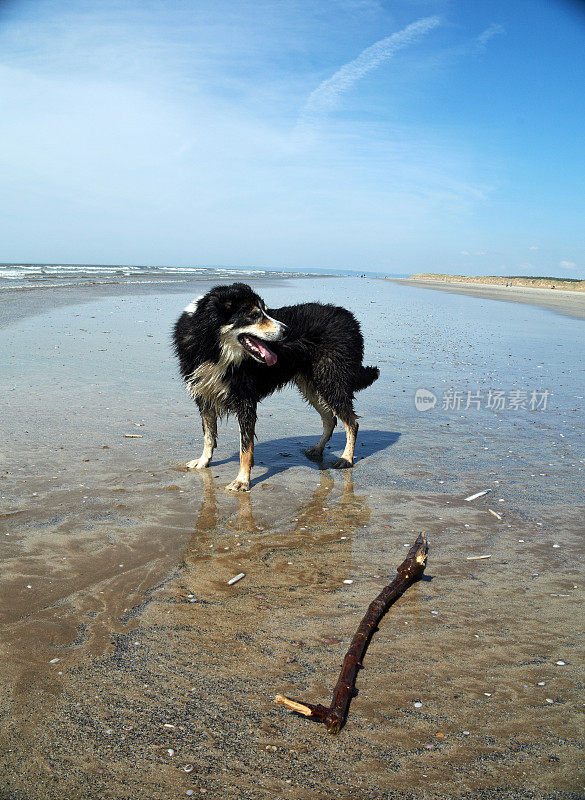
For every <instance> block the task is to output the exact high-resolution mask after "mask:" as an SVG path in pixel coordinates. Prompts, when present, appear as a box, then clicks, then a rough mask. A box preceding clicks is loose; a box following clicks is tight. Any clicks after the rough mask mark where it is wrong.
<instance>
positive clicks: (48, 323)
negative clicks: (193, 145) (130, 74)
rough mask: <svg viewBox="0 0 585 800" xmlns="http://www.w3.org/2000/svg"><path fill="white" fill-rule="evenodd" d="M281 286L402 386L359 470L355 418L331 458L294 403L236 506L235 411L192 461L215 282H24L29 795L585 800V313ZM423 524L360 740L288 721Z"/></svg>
mask: <svg viewBox="0 0 585 800" xmlns="http://www.w3.org/2000/svg"><path fill="white" fill-rule="evenodd" d="M253 285H254V286H255V288H256V289H257V291H259V292H260V293H261V294H262V296H263V297H264V298H265V299H266V301H267V302H268V304H269V305H270V306H272V307H275V306H277V305H284V304H288V303H293V302H303V301H307V300H321V301H323V302H333V303H338V304H342V305H345V306H347V307H349V308H351V309H352V310H353V311H354V313H355V314H356V316H357V317H358V318H359V319H360V321H361V322H362V329H363V331H364V337H365V341H366V357H365V363H368V364H377V365H379V367H380V370H381V377H380V380H379V381H378V382H377V383H376V384H374V386H373V387H371V388H370V389H368V390H366V391H364V392H362V393H360V394H359V395H358V396H357V399H356V407H357V411H358V413H359V414H360V416H361V419H360V433H359V438H358V446H357V454H358V460H357V463H356V466H355V468H354V469H353V470H351V471H344V472H339V471H335V470H332V469H330V466H331V463H332V462H333V460H334V455H338V454H339V453H340V451H341V449H342V448H343V440H344V434H343V431H342V430H339V429H338V430H337V431H336V432H335V433H334V436H333V438H332V440H331V443H330V448H329V449H328V450H327V451H326V457H325V459H324V462H323V464H321V465H319V464H315V463H312V462H310V461H308V460H307V459H306V458H305V457H304V455H303V453H302V450H303V449H304V448H305V447H306V446H307V445H308V444H309V443H313V442H314V441H315V440H316V439H317V438H318V436H319V434H320V420H319V418H318V416H317V414H316V413H315V412H314V411H313V410H312V409H310V408H308V407H306V406H305V405H304V403H303V401H302V400H301V398H300V397H299V395H298V393H296V392H295V391H293V390H292V389H287V390H285V391H284V392H282V393H281V394H279V395H276V396H274V397H272V398H270V399H268V400H267V401H265V402H264V403H263V404H262V405H261V406H260V409H259V412H260V416H259V421H258V427H257V435H258V443H257V447H256V466H255V469H254V471H253V481H252V491H251V492H250V493H249V494H242V495H233V494H227V493H226V492H225V491H224V487H225V485H226V484H227V483H229V481H230V480H232V478H233V477H234V474H235V471H236V468H237V451H238V432H237V426H236V424H235V421H234V420H230V421H229V422H228V423H224V424H223V425H222V426H221V428H220V433H219V446H218V449H217V451H216V457H215V461H214V463H213V465H212V467H211V468H210V469H207V470H203V471H197V472H195V471H188V470H186V469H185V468H184V466H183V465H184V464H185V462H186V461H188V460H189V459H191V458H193V457H194V455H196V454H198V451H199V450H200V446H201V434H200V422H199V419H198V415H197V413H196V408H195V406H194V404H193V403H192V401H190V400H189V398H188V396H187V394H186V392H185V391H184V388H183V386H182V385H181V381H180V380H179V376H178V372H177V368H176V364H175V363H174V358H173V354H172V352H171V339H170V332H171V328H172V324H173V322H174V320H175V319H176V317H177V315H178V313H179V312H180V311H181V309H182V308H183V307H184V306H185V305H186V304H187V303H188V302H189V301H190V300H191V299H192V297H194V296H196V295H199V294H201V293H202V291H204V290H205V289H206V288H207V284H206V283H205V281H197V282H193V283H192V284H188V283H185V282H181V283H180V284H179V283H174V284H173V283H166V284H163V283H161V284H158V285H156V286H154V285H147V284H143V285H139V286H138V287H137V286H134V287H133V288H130V287H128V286H112V285H109V286H106V287H104V286H102V287H101V288H100V287H82V288H79V287H75V286H71V287H66V288H62V289H59V290H54V289H46V290H45V289H43V290H30V291H27V292H22V291H20V292H19V291H5V292H3V293H2V296H1V298H0V327H2V337H3V344H2V359H1V361H0V377H1V379H2V380H1V381H0V392H1V394H2V407H3V415H2V421H1V423H0V428H1V433H2V442H3V445H2V451H3V452H2V456H3V458H2V462H3V466H2V471H1V473H0V499H1V503H2V506H1V508H0V540H1V541H0V546H1V547H2V549H3V551H2V556H1V561H0V564H1V568H2V575H1V586H2V603H1V607H0V627H1V631H2V633H1V637H0V652H1V655H2V658H1V660H0V687H1V692H0V698H1V699H0V763H1V766H2V769H1V775H2V777H1V778H0V798H1V799H2V800H53V798H54V800H64V798H67V800H76V799H77V798H83V799H84V800H103V799H105V798H107V799H108V800H135V798H142V797H145V798H150V799H151V800H170V799H171V798H173V799H174V798H184V797H207V798H214V800H224V799H225V798H230V799H231V798H238V800H240V799H241V800H268V798H274V797H277V796H278V797H280V796H282V797H285V798H291V800H330V799H332V798H342V799H344V798H348V800H349V798H353V799H354V800H355V799H356V798H357V799H358V800H394V799H396V800H439V799H442V798H445V799H447V798H449V799H451V798H453V799H457V800H459V798H461V800H463V799H464V798H465V799H466V800H467V799H469V800H488V798H489V800H491V799H492V798H494V797H497V798H499V799H500V800H508V799H509V800H529V798H530V799H531V800H578V798H582V797H583V793H584V791H585V788H584V787H585V773H584V771H583V763H585V758H584V756H585V752H584V751H585V744H584V741H585V740H584V738H583V730H584V722H585V718H584V714H585V688H584V685H583V680H582V676H583V667H584V666H585V664H584V662H585V658H584V655H583V636H584V633H583V631H584V627H583V622H584V614H583V589H584V585H585V584H584V582H583V566H584V562H585V538H584V536H583V534H584V533H585V529H584V526H583V522H582V520H583V512H584V505H585V494H584V481H583V477H584V470H585V448H584V446H583V445H584V438H583V425H582V421H583V409H584V397H583V395H584V392H583V378H584V367H583V365H584V364H585V358H584V356H585V352H584V350H585V344H584V342H585V337H584V336H583V327H582V322H581V319H582V318H583V317H582V316H581V312H579V308H578V307H577V306H572V305H570V303H571V302H572V301H573V300H574V302H578V301H580V302H581V303H583V298H582V297H576V298H571V299H570V300H569V299H568V298H564V297H560V295H561V293H560V292H559V293H558V295H559V296H557V295H556V294H555V297H554V299H551V301H550V302H551V303H552V302H554V303H555V304H557V303H558V304H559V305H558V306H557V307H555V308H553V307H552V306H551V305H545V300H544V299H539V298H540V295H536V294H535V292H536V291H537V290H524V291H522V293H521V294H520V293H519V292H514V297H515V298H518V299H514V302H518V303H522V304H524V305H522V307H520V308H518V309H514V313H513V314H510V306H508V305H506V304H505V303H494V302H493V299H503V298H500V297H497V296H496V295H495V292H496V287H494V288H493V289H491V290H490V291H492V292H494V295H487V294H485V293H484V294H477V295H476V296H475V298H474V299H468V298H467V297H466V296H464V295H463V294H459V293H460V292H464V294H467V287H461V286H457V287H452V286H450V287H448V288H447V287H432V288H440V289H442V290H443V291H441V292H440V293H432V292H427V291H424V289H425V288H431V287H427V286H426V285H425V286H423V285H421V284H419V283H418V282H417V283H416V286H413V285H412V282H409V281H400V282H392V281H384V280H360V279H358V278H327V279H322V278H314V279H304V280H300V279H291V280H287V279H280V278H279V279H268V278H267V279H263V280H257V281H253ZM473 290H474V291H477V292H482V291H483V289H477V288H476V287H473ZM502 291H503V292H508V294H506V298H505V299H506V300H509V299H511V297H510V296H509V290H502ZM469 292H471V289H469ZM567 294H569V293H567ZM490 297H491V298H493V299H490ZM520 297H522V298H524V299H520ZM529 297H533V298H534V300H529V299H527V298H529ZM546 302H548V301H546ZM563 304H564V305H563ZM561 305H562V306H563V309H564V310H563V309H562V308H561ZM551 311H555V312H559V311H560V312H561V314H562V315H559V314H558V313H557V314H555V315H553V314H551V313H550V312H551ZM421 390H424V391H425V392H427V393H428V394H430V395H431V397H434V398H435V404H434V405H432V403H431V404H430V405H429V407H428V410H425V411H421V410H417V405H416V402H415V398H416V397H417V392H418V393H420V392H421ZM497 392H499V393H500V394H499V395H496V393H497ZM518 393H519V394H518ZM495 396H498V397H499V398H500V400H502V398H503V401H502V402H500V403H499V405H498V404H494V403H492V404H491V406H490V399H491V400H493V398H494V397H495ZM543 398H544V400H543ZM482 490H489V493H488V494H485V495H483V496H481V497H479V498H477V499H476V500H473V501H471V502H467V501H466V500H465V498H467V497H469V496H470V495H472V494H474V493H477V492H479V491H482ZM494 512H495V513H494ZM421 530H424V531H425V532H426V534H427V536H428V539H429V543H430V554H429V561H428V567H427V572H426V577H425V579H424V580H422V581H420V582H419V583H417V584H416V585H415V586H413V587H411V588H410V589H409V590H408V592H407V593H406V594H405V595H404V596H403V597H402V598H401V599H400V600H399V601H398V602H397V603H396V604H395V605H394V606H393V607H392V609H391V610H390V611H389V613H388V614H387V616H386V617H385V618H384V620H383V621H382V623H381V625H380V628H379V631H378V632H377V633H376V634H375V635H374V638H373V640H372V643H371V645H370V648H369V650H368V652H367V655H366V658H365V661H364V669H363V670H362V671H361V672H360V674H359V676H358V680H357V688H358V694H357V696H356V697H355V698H354V699H353V701H352V704H351V708H350V714H349V718H348V721H347V724H346V726H345V728H344V729H343V730H342V732H341V733H340V735H339V736H337V737H332V736H328V735H327V733H326V731H325V728H324V727H323V726H320V725H315V724H312V723H311V722H310V721H309V720H307V719H305V718H302V717H300V716H297V715H294V714H292V713H290V712H288V711H286V710H285V709H283V708H282V707H279V706H277V705H275V704H274V703H273V698H274V696H275V695H276V694H278V693H282V694H286V695H288V696H291V697H302V698H304V699H306V700H308V701H311V702H322V703H328V702H329V700H330V697H331V691H332V688H333V686H334V684H335V682H336V680H337V676H338V671H339V666H340V663H341V661H342V659H343V656H344V654H345V652H346V650H347V646H348V644H349V641H350V639H351V637H352V635H353V633H354V632H355V629H356V627H357V625H358V623H359V621H360V619H361V616H362V614H363V612H364V611H365V609H366V608H367V606H368V604H369V603H370V601H371V600H372V599H373V598H374V597H375V596H376V595H377V594H378V592H379V591H380V590H381V588H382V587H383V586H384V585H385V583H387V581H388V580H389V579H390V578H391V577H392V576H393V574H394V571H395V568H396V566H397V565H398V564H399V563H400V562H401V560H402V559H403V558H404V555H405V552H406V548H407V547H408V546H410V545H411V544H412V542H413V541H414V539H415V538H416V536H417V534H418V533H419V532H420V531H421ZM478 556H483V558H478ZM239 573H245V577H244V578H242V579H241V580H240V581H238V582H237V583H235V584H233V585H231V586H230V585H229V584H228V581H229V580H230V579H231V578H232V577H233V576H235V575H237V574H239ZM346 581H352V582H351V583H347V582H346Z"/></svg>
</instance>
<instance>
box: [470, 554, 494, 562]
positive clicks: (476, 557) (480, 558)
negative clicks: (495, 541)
mask: <svg viewBox="0 0 585 800" xmlns="http://www.w3.org/2000/svg"><path fill="white" fill-rule="evenodd" d="M484 558H491V555H489V556H467V560H468V561H482V560H483V559H484Z"/></svg>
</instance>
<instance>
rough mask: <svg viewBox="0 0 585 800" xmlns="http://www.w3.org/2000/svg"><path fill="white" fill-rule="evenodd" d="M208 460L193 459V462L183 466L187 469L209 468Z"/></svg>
mask: <svg viewBox="0 0 585 800" xmlns="http://www.w3.org/2000/svg"><path fill="white" fill-rule="evenodd" d="M210 461H211V459H210V458H195V459H193V461H187V463H186V464H185V466H186V467H187V469H205V467H208V466H209V463H210Z"/></svg>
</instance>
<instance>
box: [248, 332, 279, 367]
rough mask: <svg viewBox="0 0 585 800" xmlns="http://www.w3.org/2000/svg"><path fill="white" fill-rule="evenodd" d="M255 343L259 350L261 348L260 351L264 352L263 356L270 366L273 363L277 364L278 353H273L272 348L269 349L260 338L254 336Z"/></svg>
mask: <svg viewBox="0 0 585 800" xmlns="http://www.w3.org/2000/svg"><path fill="white" fill-rule="evenodd" d="M250 338H252V337H250ZM254 344H255V345H256V347H257V348H258V350H260V352H261V353H262V357H263V358H264V361H266V363H267V364H268V366H269V367H271V366H272V365H273V364H276V361H277V356H276V353H273V352H272V350H269V349H268V348H267V347H264V345H263V344H262V342H261V341H260V340H259V339H256V338H254Z"/></svg>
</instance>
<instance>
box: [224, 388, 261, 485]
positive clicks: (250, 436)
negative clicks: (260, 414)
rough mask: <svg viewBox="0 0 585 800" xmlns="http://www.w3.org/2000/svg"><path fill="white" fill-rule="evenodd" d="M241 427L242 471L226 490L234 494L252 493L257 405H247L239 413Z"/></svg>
mask: <svg viewBox="0 0 585 800" xmlns="http://www.w3.org/2000/svg"><path fill="white" fill-rule="evenodd" d="M238 423H239V425H240V471H239V472H238V474H237V475H236V479H235V481H232V482H231V483H230V484H229V485H228V486H226V489H229V490H231V491H233V492H249V491H250V470H251V469H252V467H253V466H254V428H255V427H256V404H255V403H246V404H245V405H244V406H243V407H241V408H240V410H239V411H238Z"/></svg>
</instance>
